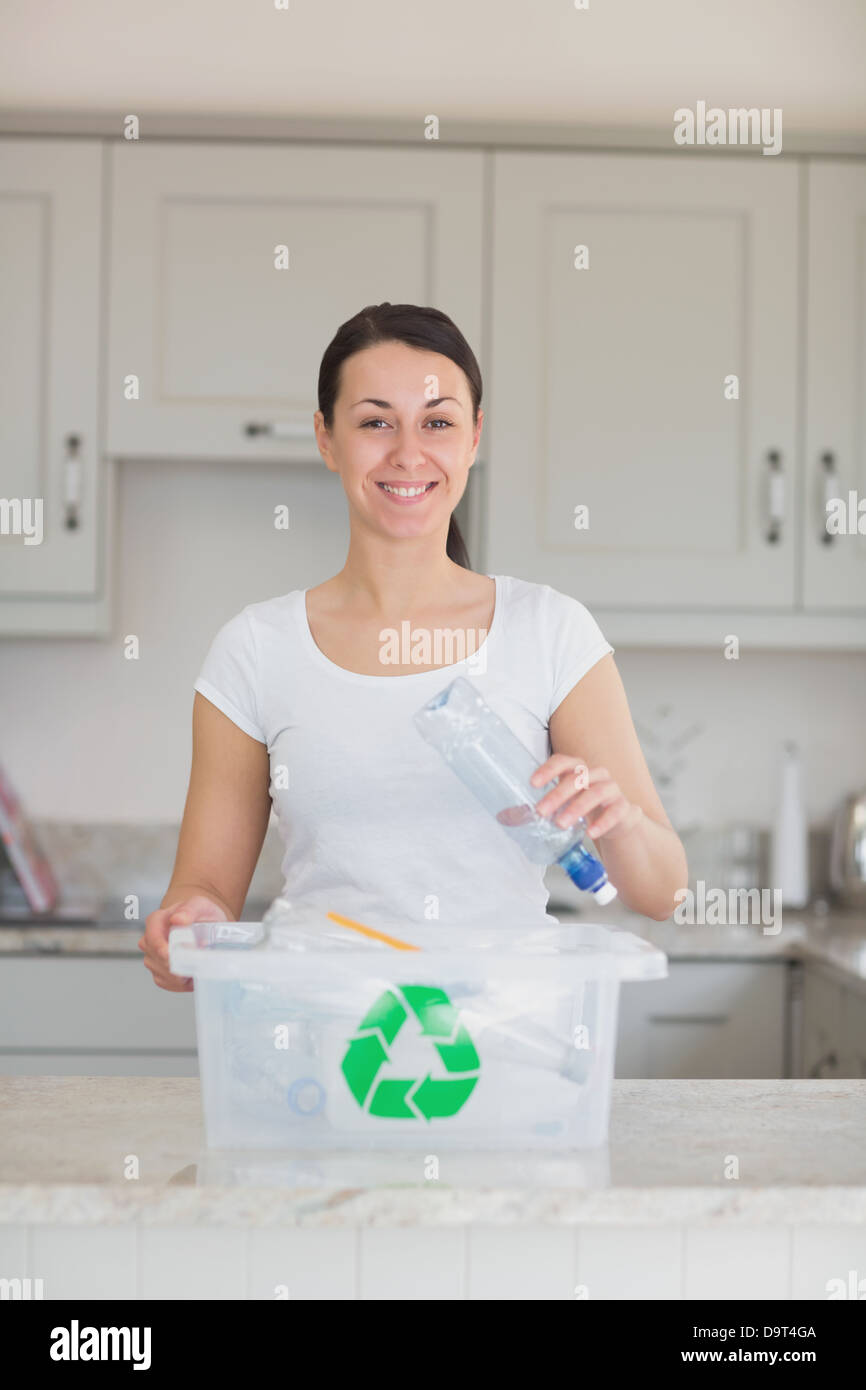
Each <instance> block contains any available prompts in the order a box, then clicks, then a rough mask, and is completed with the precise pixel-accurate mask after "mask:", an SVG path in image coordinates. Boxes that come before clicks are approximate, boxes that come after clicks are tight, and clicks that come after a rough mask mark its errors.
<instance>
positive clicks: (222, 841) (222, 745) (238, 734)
mask: <svg viewBox="0 0 866 1390" xmlns="http://www.w3.org/2000/svg"><path fill="white" fill-rule="evenodd" d="M270 776H271V769H270V761H269V758H268V750H267V748H266V747H265V745H264V744H263V743H259V742H258V740H257V739H254V738H250V736H249V734H245V733H244V732H243V730H242V729H239V728H238V726H237V724H234V723H232V721H231V719H229V717H228V715H225V714H223V712H222V710H219V709H217V707H216V705H212V704H211V702H210V700H206V699H205V697H204V696H203V695H201V694H200V693H199V692H198V691H196V693H195V699H194V701H193V709H192V768H191V770H190V775H189V790H188V791H187V797H186V806H185V807H184V812H183V822H182V824H181V827H180V835H179V837H178V843H177V856H176V858H175V861H174V869H173V870H172V875H171V883H170V884H169V886H168V889H167V891H166V895H165V897H164V898H163V900H162V901H163V906H166V905H167V904H168V903H171V902H174V901H176V900H177V899H178V898H179V897H181V896H188V895H190V894H191V893H192V892H193V891H196V892H199V893H206V894H207V895H208V896H209V897H212V898H215V899H216V900H217V901H218V902H219V903H220V904H221V905H223V906H224V907H226V908H227V909H228V911H229V913H230V915H231V919H232V920H234V921H237V918H238V915H239V914H240V913H241V912H242V911H243V905H244V899H245V898H246V895H247V891H248V889H249V886H250V881H251V879H252V876H253V873H254V872H255V867H256V864H257V862H258V858H259V855H260V854H261V850H262V845H263V844H264V839H265V832H266V831H267V828H268V818H269V816H270V813H271V798H270V794H269V791H268V787H269V784H270Z"/></svg>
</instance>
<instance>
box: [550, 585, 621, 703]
mask: <svg viewBox="0 0 866 1390" xmlns="http://www.w3.org/2000/svg"><path fill="white" fill-rule="evenodd" d="M543 587H544V589H545V590H546V591H547V592H546V598H547V602H548V605H549V610H548V622H547V624H546V630H547V634H548V643H549V646H548V651H550V652H551V653H552V660H553V671H552V677H551V689H550V708H549V709H548V712H547V717H548V719H549V718H550V716H551V715H552V714H553V712H554V710H555V709H557V708H558V707H559V705H561V704H562V702H563V700H564V699H565V697H566V695H567V694H568V693H569V691H570V690H573V689H574V687H575V686H576V685H577V683H578V681H579V680H580V679H581V678H582V677H583V676H585V675H586V673H587V671H589V670H591V669H592V667H593V666H595V665H596V663H597V662H599V661H601V658H602V657H603V656H607V655H608V653H609V652H612V651H613V650H614V648H613V647H612V646H611V644H610V642H608V641H607V639H606V637H605V636H604V634H603V632H602V630H601V628H600V627H599V625H598V623H597V622H596V621H595V618H594V617H593V616H592V614H591V613H590V611H589V609H588V608H586V607H584V605H583V604H582V603H580V601H579V600H578V599H576V598H571V597H569V595H568V594H562V593H560V592H559V590H558V589H552V588H551V587H550V585H547V584H546V585H544V586H543Z"/></svg>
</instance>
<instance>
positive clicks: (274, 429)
mask: <svg viewBox="0 0 866 1390" xmlns="http://www.w3.org/2000/svg"><path fill="white" fill-rule="evenodd" d="M244 434H247V435H250V436H255V435H259V434H265V435H267V436H268V438H269V439H304V440H307V439H315V437H316V432H315V430H314V429H313V427H312V425H311V424H309V423H308V421H306V420H263V421H256V420H250V421H249V422H248V423H247V424H246V425H244Z"/></svg>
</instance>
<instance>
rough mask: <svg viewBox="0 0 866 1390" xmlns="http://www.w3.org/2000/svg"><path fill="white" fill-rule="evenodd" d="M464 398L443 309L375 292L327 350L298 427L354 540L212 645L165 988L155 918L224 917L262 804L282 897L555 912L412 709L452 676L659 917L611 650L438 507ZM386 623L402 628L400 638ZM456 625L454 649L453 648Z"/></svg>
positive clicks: (649, 819)
mask: <svg viewBox="0 0 866 1390" xmlns="http://www.w3.org/2000/svg"><path fill="white" fill-rule="evenodd" d="M481 393H482V383H481V373H480V370H479V367H478V363H477V361H476V359H475V355H474V353H473V352H472V349H471V348H470V347H469V344H468V343H467V342H466V339H465V338H464V337H463V335H462V333H461V332H460V330H459V329H458V328H457V326H456V324H454V323H453V322H452V320H451V319H450V318H448V316H447V315H446V314H443V313H442V312H441V311H439V310H437V309H433V308H427V307H421V306H417V305H410V304H396V305H394V304H387V303H386V304H379V305H371V306H368V307H367V308H365V309H362V310H361V311H360V313H358V314H356V315H355V316H354V317H353V318H351V319H349V320H348V321H347V322H346V323H344V324H343V325H342V326H341V328H340V329H339V330H338V332H337V333H336V335H335V337H334V339H333V340H332V342H331V343H330V344H329V345H328V347H327V349H326V351H325V353H324V356H323V358H322V363H321V368H320V372H319V409H318V411H317V412H316V415H315V420H314V424H315V430H316V440H317V444H318V447H319V451H320V453H321V456H322V458H323V460H324V462H325V465H326V467H327V468H328V469H329V470H330V471H331V472H332V473H335V474H337V475H338V476H339V479H340V482H341V484H342V487H343V490H344V493H345V496H346V502H347V506H348V511H349V524H350V541H349V550H348V554H347V556H346V561H345V564H344V565H343V568H342V569H341V570H340V572H339V573H338V574H336V575H334V576H333V578H331V579H328V580H326V581H325V582H324V583H322V584H319V585H317V586H315V587H313V588H308V589H293V590H291V591H290V592H289V593H287V594H283V595H281V596H280V597H278V598H273V599H267V600H265V601H264V602H260V603H253V604H249V605H248V606H247V607H246V608H244V609H243V611H242V612H240V613H239V614H238V615H237V616H236V617H234V618H232V619H231V620H230V621H229V622H228V623H226V624H225V625H224V626H223V627H222V628H221V629H220V631H219V632H218V633H217V635H216V637H215V638H214V640H213V642H212V644H211V647H210V650H209V652H208V654H207V657H206V659H205V662H204V665H203V667H202V670H201V673H200V675H199V678H198V680H197V681H196V683H195V689H196V692H197V694H196V697H195V707H194V716H193V717H194V740H193V766H192V773H191V777H190V788H189V794H188V797H187V804H186V808H185V812H184V818H183V824H182V827H181V836H180V842H179V846H178V855H177V860H176V863H175V868H174V873H173V876H172V882H171V884H170V886H169V889H168V892H167V894H166V896H165V898H164V900H163V907H162V908H160V910H159V911H158V912H156V913H153V914H152V916H151V917H149V918H148V922H147V928H146V931H145V935H144V937H143V938H142V941H141V943H140V944H141V946H142V949H143V950H144V951H145V959H146V963H147V964H148V966H149V968H150V969H151V970H152V972H153V975H154V978H155V980H156V982H157V983H158V984H160V985H162V986H163V987H164V988H167V989H182V988H184V987H185V982H184V981H182V980H179V979H177V978H176V977H174V976H172V975H170V974H169V973H168V970H167V961H166V955H165V950H166V940H167V934H168V930H169V927H170V925H173V924H176V923H178V922H181V921H183V920H184V915H183V914H186V920H191V919H192V916H195V917H197V918H199V919H203V914H209V915H211V916H215V917H234V918H237V917H238V916H239V915H240V912H241V909H242V906H243V902H244V899H245V896H246V892H247V889H248V887H249V883H250V879H251V877H252V874H253V870H254V869H255V865H256V861H257V859H258V855H259V852H260V850H261V846H262V842H263V839H264V834H265V830H266V827H267V820H268V813H269V810H270V807H271V806H273V809H274V810H275V811H276V815H277V819H278V824H279V830H280V835H281V837H282V839H283V841H284V843H285V854H284V857H283V864H282V869H283V874H284V885H283V890H282V896H283V897H284V898H286V899H288V900H289V901H290V902H291V903H293V904H304V905H305V906H309V907H318V908H321V909H323V910H325V911H332V912H334V911H336V912H339V913H342V914H344V915H346V916H349V917H352V918H353V919H358V918H360V919H361V920H362V921H366V922H367V923H368V924H371V923H374V922H375V923H376V925H379V926H382V925H385V924H388V925H393V926H395V927H399V926H401V925H406V924H409V923H413V922H414V923H418V924H423V923H425V922H429V921H431V920H433V921H440V922H442V924H443V925H451V926H470V925H472V926H477V925H483V924H497V925H503V924H509V923H510V924H512V925H515V926H517V925H519V926H525V927H526V928H531V927H533V926H538V925H549V924H551V923H554V922H555V921H556V919H555V918H554V917H551V916H550V914H549V913H548V912H547V910H546V904H547V898H548V893H547V889H546V887H545V884H544V881H543V880H544V866H543V865H542V864H536V863H534V862H532V861H531V860H529V859H527V858H525V857H524V855H523V854H522V853H521V851H520V850H519V849H518V848H517V847H516V846H515V845H514V844H512V843H511V841H510V840H509V839H508V837H507V836H506V835H503V834H502V831H501V828H500V827H499V826H498V825H497V823H496V821H495V819H494V818H492V817H490V816H488V815H487V814H486V812H485V811H484V810H483V808H481V807H479V805H478V803H477V802H476V801H475V799H474V798H473V796H472V795H471V793H470V792H469V791H468V790H467V789H466V788H465V787H463V786H462V785H461V783H460V782H459V781H458V780H457V779H456V778H454V776H453V775H452V773H451V771H450V769H449V768H448V767H447V766H445V765H443V763H442V761H441V759H440V758H439V757H438V755H437V753H436V752H435V750H434V749H432V748H430V747H429V746H428V745H427V744H426V743H425V742H424V740H423V739H422V738H421V736H420V734H419V733H418V730H417V728H416V726H415V723H414V718H413V716H414V715H415V713H416V712H417V711H418V710H419V709H420V708H421V706H422V705H424V704H425V703H426V702H427V701H429V700H430V699H431V698H432V697H433V696H435V695H436V694H437V693H438V692H439V691H440V690H441V689H442V688H443V687H444V686H445V685H447V684H449V683H450V681H452V680H453V679H454V678H455V676H458V675H469V676H471V679H472V681H473V682H474V683H475V684H476V686H477V688H478V689H479V691H480V692H481V693H482V694H483V697H484V699H485V701H486V702H487V703H488V704H489V706H490V708H491V709H492V710H493V711H494V712H495V713H496V714H498V715H499V716H500V717H501V718H502V719H503V720H504V721H505V722H506V723H507V724H509V725H510V726H511V728H512V729H513V730H514V732H515V733H516V734H517V736H518V738H519V739H520V740H521V741H522V742H523V743H524V744H525V746H526V747H527V748H528V749H529V750H530V751H531V753H532V755H533V757H534V758H535V760H536V763H537V765H538V769H539V770H538V772H537V773H536V778H535V781H536V784H537V785H538V786H539V787H542V786H544V785H546V784H547V783H549V782H554V781H556V785H555V786H554V788H553V789H552V790H550V791H548V792H547V794H546V795H545V797H544V798H543V800H541V801H540V802H539V810H540V811H541V813H542V814H545V815H550V816H555V817H556V819H557V821H558V822H559V823H560V824H565V825H568V824H572V823H573V822H574V821H575V819H576V818H577V817H578V816H584V817H586V818H587V820H588V822H589V833H590V835H591V836H592V838H593V840H594V841H596V843H597V845H598V849H599V853H600V854H601V855H602V857H603V859H604V863H605V867H606V869H607V873H608V876H609V878H610V880H611V882H612V883H613V884H614V885H615V887H616V888H617V890H618V892H619V894H620V897H621V898H622V899H623V901H624V902H625V904H626V905H627V906H629V907H633V908H635V909H636V910H637V911H640V912H644V913H646V914H647V915H649V916H651V917H658V918H665V917H668V916H669V915H670V914H671V913H672V911H673V908H674V905H675V893H676V891H677V889H678V888H681V887H685V886H686V882H687V866H686V861H685V854H684V852H683V849H682V845H681V844H680V842H679V840H678V838H677V836H676V834H675V832H674V830H673V829H672V827H671V825H670V822H669V820H668V818H667V816H666V814H665V811H664V808H663V806H662V804H661V802H660V800H659V798H658V795H657V793H656V791H655V788H654V786H653V784H652V780H651V778H650V775H649V772H648V770H647V766H646V762H645V760H644V758H643V755H642V753H641V750H640V746H639V744H638V740H637V735H636V733H635V730H634V725H633V723H632V720H631V716H630V713H629V709H628V703H627V700H626V698H625V692H624V690H623V686H622V682H621V680H620V677H619V673H618V672H617V669H616V665H615V663H614V660H613V648H612V647H611V645H610V643H609V642H607V641H606V640H605V638H604V636H603V634H602V632H601V630H600V628H599V626H598V624H597V623H596V621H595V619H594V618H593V617H592V615H591V614H590V613H589V611H588V610H587V609H586V608H585V607H584V605H583V604H582V603H580V601H579V600H578V599H576V598H573V597H570V596H568V595H566V594H563V593H560V592H558V591H557V590H555V589H552V588H551V587H550V586H549V585H547V584H537V583H532V582H529V581H527V580H523V579H519V578H517V577H514V576H511V575H500V574H497V575H491V574H478V573H476V572H475V571H473V570H472V569H471V567H470V565H469V558H468V555H467V554H466V547H465V545H464V544H463V539H462V537H461V535H460V531H459V529H458V527H457V523H456V522H455V520H454V516H453V513H454V509H455V507H456V506H457V504H458V503H459V501H460V498H461V497H462V495H463V492H464V490H465V488H466V483H467V479H468V475H469V469H470V468H471V467H472V466H473V464H474V462H475V458H476V454H477V451H478V446H479V440H480V437H481V429H482V424H483V412H482V410H481ZM396 632H400V633H405V634H407V635H411V640H410V641H408V642H406V643H401V644H400V645H399V651H397V650H396V649H395V645H394V641H393V637H394V634H395V633H396ZM455 633H456V634H458V635H459V636H460V637H461V638H462V639H463V640H462V643H458V644H457V646H458V650H459V652H460V653H463V652H469V653H470V655H468V656H464V655H461V656H460V657H459V659H456V660H455V659H454V644H453V640H452V639H453V637H454V635H455ZM443 635H445V636H446V637H447V638H448V639H449V640H448V641H446V642H444V644H443V640H442V639H443ZM443 650H444V653H445V657H444V661H443ZM577 769H581V776H580V777H579V778H578V777H576V776H575V772H576V771H577ZM540 795H541V793H540V792H539V796H540Z"/></svg>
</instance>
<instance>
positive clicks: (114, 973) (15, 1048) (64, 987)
mask: <svg viewBox="0 0 866 1390" xmlns="http://www.w3.org/2000/svg"><path fill="white" fill-rule="evenodd" d="M39 1073H41V1074H43V1075H50V1074H56V1075H67V1074H76V1075H82V1076H83V1075H89V1076H97V1075H119V1076H140V1075H145V1076H196V1075H197V1074H198V1060H197V1052H196V1034H195V1012H194V1005H193V996H192V994H191V993H190V994H186V993H178V994H175V993H170V992H169V991H167V990H162V989H158V988H157V986H156V985H155V984H154V983H153V980H152V978H151V975H150V972H149V971H148V970H146V969H145V967H144V965H143V963H142V959H141V957H140V956H139V955H138V953H137V954H136V956H135V957H134V958H133V957H105V956H98V957H97V956H63V957H59V956H58V957H45V956H14V957H8V956H7V957H5V958H4V959H3V961H2V965H0V1074H6V1075H10V1074H12V1075H15V1074H27V1075H33V1074H39Z"/></svg>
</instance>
